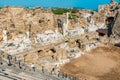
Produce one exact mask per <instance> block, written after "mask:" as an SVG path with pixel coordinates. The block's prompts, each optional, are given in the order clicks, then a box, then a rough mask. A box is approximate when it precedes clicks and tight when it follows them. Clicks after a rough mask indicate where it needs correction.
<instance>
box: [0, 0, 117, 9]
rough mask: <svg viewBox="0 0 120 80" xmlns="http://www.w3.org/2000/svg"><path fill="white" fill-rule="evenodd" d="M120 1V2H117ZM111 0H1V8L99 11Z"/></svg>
mask: <svg viewBox="0 0 120 80" xmlns="http://www.w3.org/2000/svg"><path fill="white" fill-rule="evenodd" d="M116 1H119V0H116ZM108 3H110V0H0V7H4V6H23V7H36V6H40V7H43V8H58V7H59V8H89V9H94V10H97V9H98V5H100V4H108Z"/></svg>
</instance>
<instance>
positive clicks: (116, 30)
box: [112, 11, 120, 38]
mask: <svg viewBox="0 0 120 80" xmlns="http://www.w3.org/2000/svg"><path fill="white" fill-rule="evenodd" d="M112 33H113V35H114V36H115V37H119V38H120V11H119V12H118V15H117V18H116V20H115V23H114V25H113V28H112Z"/></svg>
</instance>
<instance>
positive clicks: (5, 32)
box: [3, 30, 7, 43]
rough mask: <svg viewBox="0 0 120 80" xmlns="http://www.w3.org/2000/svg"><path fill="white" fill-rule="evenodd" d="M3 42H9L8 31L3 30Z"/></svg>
mask: <svg viewBox="0 0 120 80" xmlns="http://www.w3.org/2000/svg"><path fill="white" fill-rule="evenodd" d="M3 42H4V43H6V42H7V31H6V30H3Z"/></svg>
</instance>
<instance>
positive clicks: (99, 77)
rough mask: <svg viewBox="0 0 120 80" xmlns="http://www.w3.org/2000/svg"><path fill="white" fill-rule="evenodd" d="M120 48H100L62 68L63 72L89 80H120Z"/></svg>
mask: <svg viewBox="0 0 120 80" xmlns="http://www.w3.org/2000/svg"><path fill="white" fill-rule="evenodd" d="M119 63H120V48H118V47H114V46H109V47H107V46H106V47H98V48H96V49H93V50H92V51H90V52H89V53H87V54H85V55H84V56H82V57H79V58H77V59H74V60H72V61H71V62H69V63H67V64H65V65H64V66H62V67H61V71H62V72H64V73H67V74H69V75H72V76H76V77H82V78H86V79H87V80H120V64H119Z"/></svg>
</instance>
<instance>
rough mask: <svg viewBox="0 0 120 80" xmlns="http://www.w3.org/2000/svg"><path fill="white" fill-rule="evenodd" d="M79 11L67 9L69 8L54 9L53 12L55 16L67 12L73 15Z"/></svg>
mask: <svg viewBox="0 0 120 80" xmlns="http://www.w3.org/2000/svg"><path fill="white" fill-rule="evenodd" d="M78 11H79V10H78V9H67V8H55V9H52V12H53V13H54V14H59V15H61V14H63V13H66V12H71V13H77V12H78Z"/></svg>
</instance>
